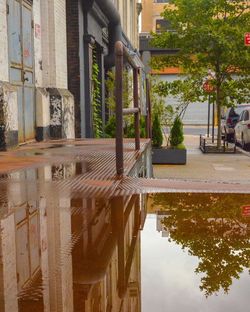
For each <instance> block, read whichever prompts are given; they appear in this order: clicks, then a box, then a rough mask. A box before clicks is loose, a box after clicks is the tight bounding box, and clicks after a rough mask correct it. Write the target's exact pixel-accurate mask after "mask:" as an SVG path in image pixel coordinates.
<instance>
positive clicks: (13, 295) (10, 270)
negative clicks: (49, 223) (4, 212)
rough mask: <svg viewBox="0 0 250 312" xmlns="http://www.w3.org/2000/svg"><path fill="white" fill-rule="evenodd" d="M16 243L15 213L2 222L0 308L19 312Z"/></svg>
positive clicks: (3, 311) (0, 235)
mask: <svg viewBox="0 0 250 312" xmlns="http://www.w3.org/2000/svg"><path fill="white" fill-rule="evenodd" d="M16 276H17V275H16V243H15V219H14V214H12V215H10V216H8V217H6V218H5V219H2V220H1V222H0V310H1V312H10V311H11V312H17V311H18V301H17V280H16Z"/></svg>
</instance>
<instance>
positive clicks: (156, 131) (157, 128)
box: [152, 114, 163, 147]
mask: <svg viewBox="0 0 250 312" xmlns="http://www.w3.org/2000/svg"><path fill="white" fill-rule="evenodd" d="M162 142H163V135H162V131H161V124H160V119H159V116H158V114H155V115H154V118H153V125H152V145H153V147H160V146H161V145H162Z"/></svg>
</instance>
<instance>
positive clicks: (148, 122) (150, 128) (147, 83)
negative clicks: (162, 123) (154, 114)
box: [146, 78, 152, 139]
mask: <svg viewBox="0 0 250 312" xmlns="http://www.w3.org/2000/svg"><path fill="white" fill-rule="evenodd" d="M146 94H147V137H148V138H150V139H152V126H151V99H150V83H149V80H148V78H147V79H146Z"/></svg>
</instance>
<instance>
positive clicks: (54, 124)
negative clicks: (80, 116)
mask: <svg viewBox="0 0 250 312" xmlns="http://www.w3.org/2000/svg"><path fill="white" fill-rule="evenodd" d="M48 91H49V93H50V136H51V138H67V139H73V138H74V137H75V117H74V98H73V96H72V94H71V93H70V92H69V91H68V90H66V89H56V88H52V89H48Z"/></svg>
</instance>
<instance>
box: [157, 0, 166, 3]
mask: <svg viewBox="0 0 250 312" xmlns="http://www.w3.org/2000/svg"><path fill="white" fill-rule="evenodd" d="M154 2H155V3H167V2H169V0H154Z"/></svg>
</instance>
